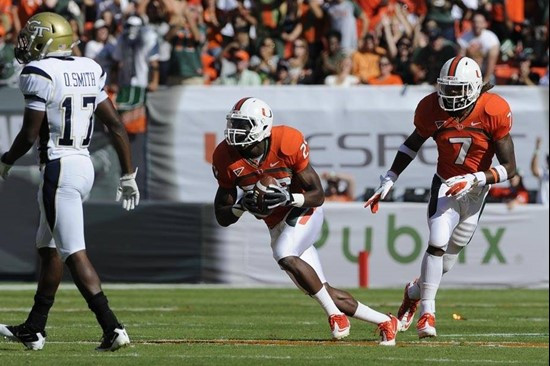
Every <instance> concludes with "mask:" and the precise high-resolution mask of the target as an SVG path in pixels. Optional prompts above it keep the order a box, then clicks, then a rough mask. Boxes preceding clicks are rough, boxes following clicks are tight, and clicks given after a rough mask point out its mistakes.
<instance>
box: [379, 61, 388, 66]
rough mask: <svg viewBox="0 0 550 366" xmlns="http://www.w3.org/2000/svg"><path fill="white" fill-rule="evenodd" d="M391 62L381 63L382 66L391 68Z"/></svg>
mask: <svg viewBox="0 0 550 366" xmlns="http://www.w3.org/2000/svg"><path fill="white" fill-rule="evenodd" d="M390 65H391V63H390V62H380V66H390Z"/></svg>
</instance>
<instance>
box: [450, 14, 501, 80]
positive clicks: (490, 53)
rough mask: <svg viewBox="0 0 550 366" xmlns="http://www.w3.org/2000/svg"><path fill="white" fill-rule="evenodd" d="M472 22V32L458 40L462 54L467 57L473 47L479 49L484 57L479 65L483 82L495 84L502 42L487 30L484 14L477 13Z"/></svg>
mask: <svg viewBox="0 0 550 366" xmlns="http://www.w3.org/2000/svg"><path fill="white" fill-rule="evenodd" d="M472 21H473V24H472V25H473V28H472V30H471V31H468V32H466V33H464V34H463V35H462V37H460V38H459V39H458V44H459V46H460V54H461V55H462V56H465V55H466V52H467V50H468V49H469V48H472V47H475V48H477V49H479V50H480V51H481V54H482V55H483V63H480V64H479V66H480V67H481V72H482V73H483V82H485V83H487V82H489V81H491V82H492V83H494V79H495V65H496V64H497V61H498V58H499V53H500V41H499V40H498V37H497V36H496V35H495V34H494V33H493V32H492V31H490V30H488V29H487V26H488V23H487V18H486V15H485V14H484V13H482V12H477V13H475V14H474V16H473V20H472Z"/></svg>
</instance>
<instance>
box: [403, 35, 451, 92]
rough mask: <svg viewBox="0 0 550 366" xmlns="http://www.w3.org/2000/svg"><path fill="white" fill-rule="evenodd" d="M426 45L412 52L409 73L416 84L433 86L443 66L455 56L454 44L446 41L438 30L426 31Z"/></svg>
mask: <svg viewBox="0 0 550 366" xmlns="http://www.w3.org/2000/svg"><path fill="white" fill-rule="evenodd" d="M427 37H428V45H427V46H426V47H423V48H421V49H417V50H415V52H414V55H413V59H412V63H411V72H412V74H413V77H414V80H415V83H416V84H422V83H428V84H432V85H433V84H435V83H436V81H437V78H438V77H439V71H440V70H441V67H443V64H445V62H446V61H447V60H449V59H451V58H453V57H454V56H456V53H457V52H456V47H455V44H454V43H452V42H450V41H448V40H446V39H445V38H444V37H443V36H442V34H441V30H440V29H439V28H432V29H429V30H427Z"/></svg>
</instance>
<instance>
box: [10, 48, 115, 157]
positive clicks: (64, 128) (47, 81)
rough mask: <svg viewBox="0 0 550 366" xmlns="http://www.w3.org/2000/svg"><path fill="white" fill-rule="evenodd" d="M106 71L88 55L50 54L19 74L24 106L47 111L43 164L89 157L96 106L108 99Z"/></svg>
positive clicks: (42, 137) (41, 138) (42, 135)
mask: <svg viewBox="0 0 550 366" xmlns="http://www.w3.org/2000/svg"><path fill="white" fill-rule="evenodd" d="M105 78H106V74H105V72H104V71H103V70H102V68H101V66H99V64H97V63H96V62H95V61H93V60H92V59H89V58H86V57H67V58H56V57H48V58H45V59H42V60H39V61H33V62H30V63H28V64H27V65H26V66H25V67H24V68H23V70H22V71H21V75H20V77H19V87H20V89H21V92H22V93H23V96H24V98H25V107H26V108H29V109H33V110H37V111H44V112H46V115H45V119H44V121H43V122H42V125H41V127H40V134H39V143H38V150H39V153H40V163H46V162H48V161H51V160H55V159H59V158H62V157H64V156H68V155H85V156H89V152H88V145H90V141H91V137H92V132H93V122H94V119H93V114H94V111H95V108H96V106H97V105H98V104H99V103H101V102H102V101H104V100H105V99H106V98H107V93H106V92H105V91H104V86H105Z"/></svg>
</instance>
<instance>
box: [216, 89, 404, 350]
mask: <svg viewBox="0 0 550 366" xmlns="http://www.w3.org/2000/svg"><path fill="white" fill-rule="evenodd" d="M226 119H227V128H226V130H225V141H223V142H221V143H220V144H219V145H218V147H217V148H216V150H215V151H214V157H213V170H214V175H215V176H216V179H217V180H218V186H219V187H218V191H217V193H216V198H215V201H214V206H215V211H216V219H217V221H218V223H219V224H220V225H222V226H229V225H231V224H234V223H235V222H237V220H239V218H240V217H241V216H242V215H243V214H244V213H245V212H247V211H248V212H249V213H251V214H253V215H255V216H256V217H258V218H262V219H263V220H264V221H265V223H266V225H267V228H268V230H269V233H270V236H271V249H272V251H273V257H274V259H275V260H276V261H277V263H278V264H279V266H280V268H282V269H283V270H284V271H286V273H287V274H288V275H289V277H290V278H291V279H292V280H293V281H294V283H295V284H296V285H297V286H298V287H299V288H301V289H302V290H303V291H304V292H305V293H306V294H308V295H309V296H311V297H313V298H314V299H315V300H317V302H319V304H320V305H321V307H322V308H323V310H324V311H325V312H326V314H327V316H328V320H329V324H330V328H331V332H332V337H333V338H335V339H340V338H344V337H346V336H347V335H348V334H349V330H350V323H349V320H348V318H347V316H351V317H354V318H357V319H360V320H363V321H367V322H370V323H373V324H376V325H378V328H379V330H380V336H381V341H380V344H381V345H395V335H396V333H397V331H398V325H399V322H398V321H397V318H396V317H394V316H392V315H385V314H382V313H379V312H378V311H375V310H373V309H371V308H369V307H368V306H366V305H364V304H362V303H360V302H358V301H357V300H355V299H354V298H353V297H352V296H351V295H350V294H349V293H347V292H345V291H342V290H339V289H336V288H334V287H331V286H330V285H329V284H328V282H327V280H326V278H325V275H324V273H323V268H322V267H321V262H320V260H319V256H318V254H317V251H316V249H315V247H314V246H313V244H314V242H315V241H316V240H317V238H318V237H319V235H320V233H321V227H322V224H323V209H322V207H321V205H322V204H323V202H324V193H323V188H322V185H321V182H320V180H319V176H318V175H317V173H316V172H315V170H314V169H313V168H312V166H311V165H310V164H309V147H308V144H307V141H306V140H305V139H304V136H303V135H302V133H301V132H300V131H298V130H296V129H294V128H291V127H288V126H275V127H273V112H272V111H271V108H270V107H269V106H268V105H267V104H266V103H265V102H263V101H262V100H260V99H257V98H243V99H241V100H239V101H238V102H237V103H236V104H235V105H234V106H233V108H231V110H230V111H229V114H228V115H227V117H226ZM264 174H268V175H270V176H273V177H274V178H276V179H277V182H278V184H276V185H275V184H273V185H270V186H269V187H268V189H269V191H268V192H267V193H265V194H262V197H263V200H264V201H263V202H262V204H260V205H258V202H257V194H255V190H254V186H255V184H256V182H257V181H258V180H259V179H260V177H261V176H262V175H264ZM237 188H240V189H241V190H242V191H244V195H243V196H242V198H241V199H238V196H237ZM259 206H260V207H265V209H264V211H262V210H260V209H259ZM346 315H347V316H346Z"/></svg>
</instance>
